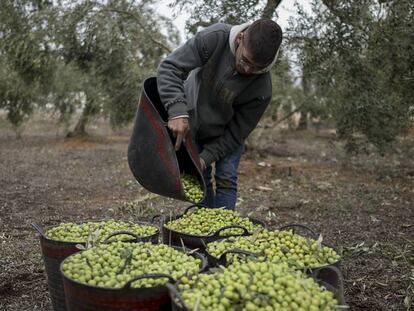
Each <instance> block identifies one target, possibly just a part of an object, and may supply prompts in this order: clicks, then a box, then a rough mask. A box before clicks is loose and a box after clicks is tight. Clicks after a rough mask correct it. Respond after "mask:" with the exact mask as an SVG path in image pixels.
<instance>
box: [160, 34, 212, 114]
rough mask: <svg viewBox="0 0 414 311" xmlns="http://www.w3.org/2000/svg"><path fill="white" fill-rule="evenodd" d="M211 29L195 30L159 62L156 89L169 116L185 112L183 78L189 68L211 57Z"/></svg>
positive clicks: (188, 71)
mask: <svg viewBox="0 0 414 311" xmlns="http://www.w3.org/2000/svg"><path fill="white" fill-rule="evenodd" d="M214 30H215V29H214V28H213V27H212V26H210V27H207V28H206V29H204V30H202V31H200V32H198V33H197V34H196V35H195V36H194V37H193V38H191V39H189V40H188V41H187V42H186V43H185V44H183V45H182V46H180V47H179V48H177V49H176V50H174V51H173V52H172V53H171V54H169V55H168V56H167V57H166V58H165V59H164V60H163V61H162V62H161V63H160V65H159V67H158V70H157V84H158V92H159V95H160V98H161V102H162V103H163V104H164V106H165V108H166V109H167V112H168V115H169V118H174V117H176V116H179V115H181V116H182V115H188V113H187V101H186V98H185V94H184V81H185V80H186V79H187V76H188V74H189V73H190V71H191V70H193V69H195V68H198V67H201V66H203V65H204V64H205V63H206V62H207V61H208V59H209V58H210V56H211V54H212V52H213V50H214V48H215V46H216V40H217V39H216V35H215V32H214Z"/></svg>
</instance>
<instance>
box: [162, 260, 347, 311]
mask: <svg viewBox="0 0 414 311" xmlns="http://www.w3.org/2000/svg"><path fill="white" fill-rule="evenodd" d="M326 273H328V274H331V275H334V276H335V277H334V278H332V281H333V282H331V283H329V282H326V281H324V280H323V279H322V278H321V277H320V276H321V274H326ZM310 277H312V278H313V279H314V280H315V281H316V282H317V283H318V284H319V285H320V286H323V287H325V288H326V289H327V290H329V291H331V292H332V293H333V294H334V296H335V298H336V300H337V301H338V304H339V305H342V306H345V305H346V301H345V297H344V281H343V275H342V273H341V271H340V270H339V269H337V268H336V267H324V268H320V269H317V270H315V271H314V272H313V273H312V275H311V276H310ZM179 284H180V281H178V282H177V283H175V284H174V285H171V284H168V285H167V287H168V290H169V292H170V297H171V305H172V310H173V311H191V310H190V309H189V308H188V307H187V306H186V305H185V303H184V301H183V299H182V297H181V295H180V293H179V292H178V290H177V288H178V285H179Z"/></svg>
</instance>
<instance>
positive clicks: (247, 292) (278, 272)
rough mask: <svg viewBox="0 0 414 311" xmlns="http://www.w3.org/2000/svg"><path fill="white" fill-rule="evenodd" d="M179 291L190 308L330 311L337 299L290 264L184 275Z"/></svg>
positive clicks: (240, 266)
mask: <svg viewBox="0 0 414 311" xmlns="http://www.w3.org/2000/svg"><path fill="white" fill-rule="evenodd" d="M178 291H179V293H180V295H181V297H182V298H183V301H184V303H185V304H186V306H187V307H188V308H189V310H200V311H201V310H214V311H227V310H228V311H230V310H246V311H256V310H264V311H267V310H268V311H272V310H278V311H288V310H302V311H318V310H324V311H330V310H335V308H336V305H337V303H338V302H337V300H336V299H335V297H334V295H333V293H332V292H329V291H326V290H324V289H323V288H322V287H320V286H319V285H318V284H317V283H316V282H315V281H314V280H313V279H312V278H309V277H307V276H306V275H305V274H304V273H303V272H301V271H295V270H293V269H292V268H291V267H289V266H288V264H287V263H279V264H276V263H271V262H254V261H249V262H247V263H239V262H235V263H233V264H232V265H230V266H229V267H227V268H224V269H219V271H217V272H215V273H213V274H198V275H195V276H192V277H190V278H188V277H184V278H182V280H181V282H180V283H179V285H178Z"/></svg>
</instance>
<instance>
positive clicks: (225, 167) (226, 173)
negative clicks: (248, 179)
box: [199, 146, 243, 210]
mask: <svg viewBox="0 0 414 311" xmlns="http://www.w3.org/2000/svg"><path fill="white" fill-rule="evenodd" d="M199 149H200V151H201V150H203V147H202V146H199ZM242 153H243V146H240V147H239V148H237V149H236V150H235V151H233V153H231V154H229V155H228V156H226V157H224V158H223V159H221V160H219V161H217V162H216V163H215V174H214V180H215V182H216V189H215V191H214V189H213V180H212V167H211V165H210V166H209V167H207V168H206V169H205V171H204V172H203V177H204V180H205V182H206V186H207V193H206V197H205V198H204V200H203V201H202V202H201V203H202V204H204V205H207V206H208V207H223V206H224V207H225V208H226V209H230V210H234V208H235V207H236V201H237V169H238V167H239V163H240V158H241V155H242Z"/></svg>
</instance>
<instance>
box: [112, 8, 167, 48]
mask: <svg viewBox="0 0 414 311" xmlns="http://www.w3.org/2000/svg"><path fill="white" fill-rule="evenodd" d="M105 10H106V11H107V12H115V13H118V14H123V15H127V16H129V17H132V18H133V19H134V21H135V22H136V23H137V24H138V25H139V26H140V27H141V28H142V29H143V30H144V32H145V33H148V32H149V31H148V28H146V27H145V25H144V24H143V23H142V22H141V20H140V18H139V16H137V15H135V14H134V13H131V12H128V11H122V10H119V9H115V8H110V9H105ZM148 37H149V40H150V41H152V42H153V43H155V44H156V45H158V46H159V47H161V48H162V49H163V50H165V51H166V52H167V53H171V52H172V49H171V48H170V47H169V46H168V45H166V44H164V43H163V42H161V41H159V40H157V39H155V38H154V37H153V36H148Z"/></svg>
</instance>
